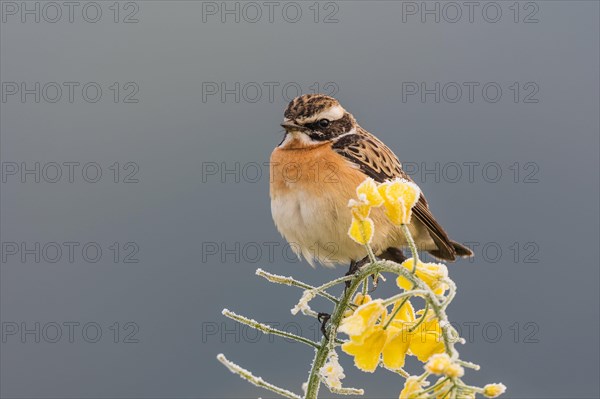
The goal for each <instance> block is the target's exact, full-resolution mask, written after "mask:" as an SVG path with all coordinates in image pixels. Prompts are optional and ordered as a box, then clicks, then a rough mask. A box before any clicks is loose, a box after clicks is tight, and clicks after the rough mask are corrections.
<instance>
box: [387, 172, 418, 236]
mask: <svg viewBox="0 0 600 399" xmlns="http://www.w3.org/2000/svg"><path fill="white" fill-rule="evenodd" d="M378 191H379V194H380V195H381V197H382V198H383V205H384V206H385V214H386V215H387V217H388V219H390V221H391V222H392V223H394V224H396V225H401V224H409V223H410V217H411V215H412V207H413V206H415V204H416V203H417V201H418V200H419V196H420V194H421V190H420V189H419V187H418V186H417V185H416V184H415V183H413V182H411V181H408V180H404V179H395V180H392V181H390V182H386V183H383V184H381V185H379V188H378Z"/></svg>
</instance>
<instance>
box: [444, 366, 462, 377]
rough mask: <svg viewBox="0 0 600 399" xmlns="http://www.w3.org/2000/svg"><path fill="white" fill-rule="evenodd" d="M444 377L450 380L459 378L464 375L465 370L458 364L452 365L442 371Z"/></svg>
mask: <svg viewBox="0 0 600 399" xmlns="http://www.w3.org/2000/svg"><path fill="white" fill-rule="evenodd" d="M444 375H446V376H447V377H450V378H460V377H462V376H463V375H465V369H464V368H462V366H461V365H460V364H456V363H452V364H451V365H450V366H448V367H446V370H444Z"/></svg>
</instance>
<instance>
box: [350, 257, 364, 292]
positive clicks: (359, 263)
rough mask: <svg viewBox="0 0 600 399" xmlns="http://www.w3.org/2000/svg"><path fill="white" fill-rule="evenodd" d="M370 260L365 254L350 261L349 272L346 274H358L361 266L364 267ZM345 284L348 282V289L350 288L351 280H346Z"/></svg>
mask: <svg viewBox="0 0 600 399" xmlns="http://www.w3.org/2000/svg"><path fill="white" fill-rule="evenodd" d="M368 261H369V257H368V256H365V257H364V258H362V259H361V260H359V261H354V260H352V261H350V268H349V269H348V273H346V274H345V276H352V275H353V274H356V272H358V270H359V269H360V268H361V267H363V266H364V265H365V264H366V263H367V262H368ZM344 284H346V289H348V288H349V287H350V280H348V281H346V282H345V283H344Z"/></svg>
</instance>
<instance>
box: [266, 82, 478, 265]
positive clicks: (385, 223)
mask: <svg viewBox="0 0 600 399" xmlns="http://www.w3.org/2000/svg"><path fill="white" fill-rule="evenodd" d="M281 126H282V127H283V129H284V137H283V140H282V141H281V142H280V143H279V145H278V146H277V147H275V149H274V150H273V152H272V154H271V158H270V162H269V170H270V190H269V191H270V199H271V214H272V217H273V221H274V223H275V226H276V228H277V230H278V231H279V232H280V233H281V234H282V235H283V237H284V238H285V239H286V240H287V242H288V243H289V245H290V248H291V249H292V250H293V251H294V252H295V253H296V254H297V255H298V256H299V257H301V258H302V257H303V258H304V259H305V260H306V261H307V262H308V263H309V264H310V265H311V266H313V267H314V266H315V263H319V264H321V265H323V266H326V267H333V266H335V265H338V264H350V269H351V270H352V269H353V268H354V269H356V268H357V267H359V266H360V265H362V264H364V263H366V261H367V258H366V256H365V255H366V251H365V248H364V246H363V245H361V244H358V243H357V242H355V241H354V240H352V239H351V238H350V237H349V236H348V228H349V226H350V224H351V221H352V216H351V212H350V210H349V209H348V201H349V200H350V199H351V198H354V197H355V196H356V188H357V186H358V185H359V184H360V183H362V182H363V181H365V179H368V178H371V179H373V180H374V181H375V182H377V183H384V182H386V181H391V180H394V179H397V178H400V179H405V180H408V181H412V179H411V178H410V176H409V175H408V174H407V173H406V172H404V170H403V169H402V164H401V162H400V160H399V159H398V157H397V156H396V155H395V154H394V153H393V152H392V150H391V149H390V148H389V147H388V146H386V145H385V144H384V143H383V142H382V141H381V140H379V139H378V138H377V137H375V136H374V135H373V134H371V133H370V132H368V131H367V130H365V129H364V128H362V127H361V126H360V125H359V124H358V123H357V122H356V119H355V118H354V116H353V115H352V114H351V113H350V112H348V111H346V110H345V109H344V108H343V107H342V106H341V105H340V103H339V102H338V100H336V99H335V98H333V97H330V96H327V95H323V94H304V95H301V96H299V97H296V98H294V99H293V100H292V101H290V103H289V104H288V106H287V108H286V109H285V112H284V119H283V123H282V124H281ZM412 212H413V216H412V218H411V223H410V225H409V230H410V232H411V234H412V236H413V237H414V241H415V243H416V246H417V248H418V249H419V250H423V251H427V252H428V253H429V254H431V255H432V256H433V257H434V258H436V259H439V260H443V261H450V262H452V261H455V260H456V259H457V258H459V257H470V256H473V252H472V251H471V250H470V249H469V248H467V247H465V246H464V245H462V244H460V243H458V242H456V241H453V240H451V239H450V238H449V237H448V234H447V233H446V231H445V230H444V229H443V228H442V226H441V225H440V224H439V223H438V222H437V220H436V219H435V217H434V216H433V214H432V213H431V211H430V210H429V205H428V202H427V200H426V199H425V196H424V195H423V194H422V193H421V194H420V197H419V199H418V201H417V203H416V204H415V206H414V207H413V211H412ZM370 217H371V219H372V220H373V221H374V224H375V233H374V236H373V238H372V242H371V247H372V249H373V253H374V254H375V255H376V256H377V257H378V258H381V259H387V260H392V261H396V262H399V263H402V262H403V261H404V260H406V257H405V256H404V253H403V251H402V249H405V248H406V247H407V245H408V244H407V242H406V238H405V236H404V234H403V232H402V230H401V228H400V227H399V226H396V225H394V224H392V223H391V222H390V221H389V220H388V219H387V218H386V216H385V214H384V211H383V209H381V208H375V209H373V210H372V212H371V216H370ZM361 262H362V263H361ZM349 273H350V272H349Z"/></svg>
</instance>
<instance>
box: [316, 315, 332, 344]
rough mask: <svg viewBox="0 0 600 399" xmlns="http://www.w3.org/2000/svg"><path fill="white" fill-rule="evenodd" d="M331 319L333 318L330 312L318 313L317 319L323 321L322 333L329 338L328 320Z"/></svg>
mask: <svg viewBox="0 0 600 399" xmlns="http://www.w3.org/2000/svg"><path fill="white" fill-rule="evenodd" d="M329 319H331V315H330V314H329V313H323V312H319V313H318V314H317V320H319V323H321V333H323V336H324V337H325V339H329V337H328V336H327V322H328V321H329Z"/></svg>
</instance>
